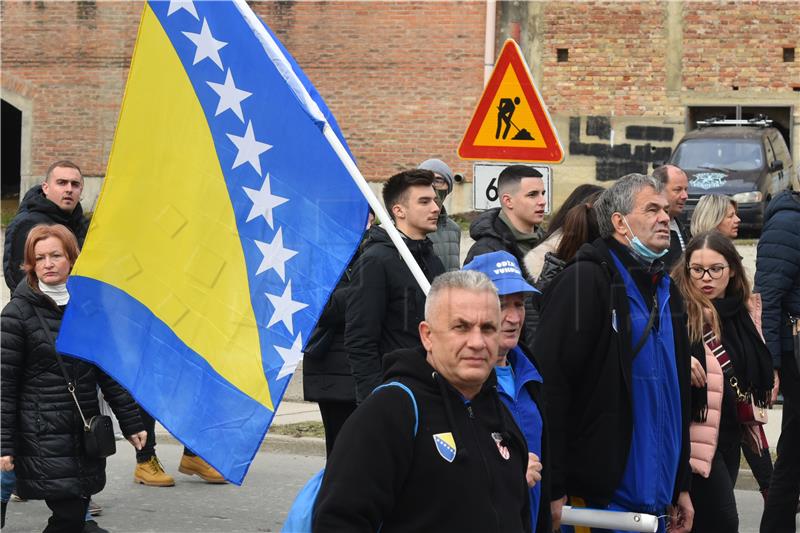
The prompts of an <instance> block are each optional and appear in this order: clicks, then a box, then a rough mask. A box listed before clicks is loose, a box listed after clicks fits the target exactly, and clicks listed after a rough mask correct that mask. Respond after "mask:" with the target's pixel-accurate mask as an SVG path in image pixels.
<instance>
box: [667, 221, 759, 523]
mask: <svg viewBox="0 0 800 533" xmlns="http://www.w3.org/2000/svg"><path fill="white" fill-rule="evenodd" d="M683 257H684V260H683V261H681V262H679V263H678V264H677V265H676V266H675V268H674V269H673V271H672V278H673V279H674V280H675V284H676V285H677V287H678V288H679V289H680V291H681V294H682V296H683V298H684V301H685V304H686V313H687V315H688V330H689V340H690V341H691V342H692V343H693V344H694V343H703V344H704V345H705V348H706V350H705V352H706V357H705V358H704V359H705V360H704V361H700V360H698V359H697V358H695V357H692V367H691V383H692V387H693V390H697V389H700V390H702V389H703V388H705V387H706V383H707V377H708V376H710V375H711V370H712V369H713V370H716V373H717V374H719V371H721V373H722V376H723V379H722V387H721V389H722V391H721V392H722V398H721V400H722V401H721V403H718V404H717V406H716V407H713V404H712V401H711V400H712V397H711V394H709V396H708V406H709V412H710V411H711V409H712V408H714V409H717V410H718V411H719V417H715V418H714V423H713V424H711V423H708V421H709V420H711V417H710V415H709V416H708V417H707V418H704V417H699V419H698V418H697V417H694V423H693V424H692V428H691V429H692V431H690V436H691V438H692V444H691V454H692V457H693V458H695V457H700V456H702V455H704V454H707V458H706V463H707V466H708V467H709V468H706V469H705V471H703V469H701V468H697V464H696V462H693V463H692V470H693V473H694V476H693V477H692V489H691V493H690V494H691V498H692V504H693V505H694V510H695V517H694V528H693V530H694V531H697V532H714V531H719V532H721V533H722V532H728V531H738V520H739V519H738V514H737V511H736V499H735V498H734V494H733V488H734V486H735V485H736V477H737V476H738V473H739V458H740V452H739V450H740V448H741V446H742V444H746V445H749V446H750V447H751V448H753V449H754V452H756V453H761V450H762V448H763V441H764V440H765V438H764V435H763V429H762V428H761V427H760V426H758V425H756V424H755V421H754V420H749V419H743V418H741V417H743V416H744V415H743V414H741V413H739V403H740V402H741V403H748V402H751V403H752V404H753V405H754V408H755V409H763V408H766V407H767V406H768V405H769V402H770V396H771V392H772V387H773V371H772V361H771V357H770V353H769V351H768V350H767V347H766V345H765V344H764V341H763V339H762V338H761V335H760V333H759V331H758V329H757V326H756V324H755V322H754V317H753V316H752V315H751V312H750V311H751V310H750V301H751V291H750V283H749V281H748V279H747V276H746V274H745V271H744V267H743V266H742V261H741V258H740V257H739V254H738V253H737V251H736V247H735V246H734V245H733V242H732V241H731V240H730V239H729V238H728V237H726V236H724V235H723V234H722V233H720V232H719V231H716V230H712V231H708V232H706V233H700V234H699V235H695V237H694V238H692V240H691V241H689V244H688V245H687V246H686V252H685V255H684V256H683ZM707 370H708V371H709V372H708V373H707V372H706V371H707ZM708 383H709V384H710V383H711V382H710V381H708ZM694 399H695V395H694V394H693V416H694ZM698 424H702V425H703V426H704V429H703V431H702V433H705V434H706V436H705V438H703V439H702V440H698V439H697V434H698V432H697V431H695V430H696V429H697V425H698ZM708 433H711V435H710V437H711V438H708ZM704 447H705V448H706V450H705V452H704V451H703V450H702V448H704ZM709 447H710V449H709Z"/></svg>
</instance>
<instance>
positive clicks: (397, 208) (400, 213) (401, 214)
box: [392, 204, 406, 220]
mask: <svg viewBox="0 0 800 533" xmlns="http://www.w3.org/2000/svg"><path fill="white" fill-rule="evenodd" d="M392 215H394V218H395V220H398V219H404V218H406V210H405V208H404V207H403V206H402V205H401V204H394V205H393V206H392Z"/></svg>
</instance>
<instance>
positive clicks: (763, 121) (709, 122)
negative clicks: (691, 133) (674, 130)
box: [697, 115, 772, 128]
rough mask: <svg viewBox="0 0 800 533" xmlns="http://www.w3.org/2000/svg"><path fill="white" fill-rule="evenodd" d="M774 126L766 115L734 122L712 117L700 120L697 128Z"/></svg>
mask: <svg viewBox="0 0 800 533" xmlns="http://www.w3.org/2000/svg"><path fill="white" fill-rule="evenodd" d="M771 125H772V120H771V119H769V118H767V116H766V115H756V116H755V117H753V118H751V119H748V120H733V119H729V118H725V117H710V118H707V119H705V120H698V121H697V127H699V128H707V127H710V126H754V127H759V128H766V127H769V126H771Z"/></svg>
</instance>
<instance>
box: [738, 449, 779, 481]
mask: <svg viewBox="0 0 800 533" xmlns="http://www.w3.org/2000/svg"><path fill="white" fill-rule="evenodd" d="M742 454H743V455H744V458H745V459H746V460H747V464H748V465H750V470H752V472H753V477H754V478H756V482H757V483H758V490H761V491H763V490H766V489H768V488H769V481H770V479H772V456H771V455H770V453H769V448H764V449H763V450H761V455H760V456H759V455H757V454H756V452H754V451H753V450H752V449H750V446H742Z"/></svg>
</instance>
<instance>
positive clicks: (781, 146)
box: [769, 133, 792, 168]
mask: <svg viewBox="0 0 800 533" xmlns="http://www.w3.org/2000/svg"><path fill="white" fill-rule="evenodd" d="M769 141H770V144H771V145H772V149H773V151H774V153H775V159H780V160H781V161H783V165H784V166H785V167H787V168H788V167H789V165H790V164H791V160H792V156H791V155H789V148H787V147H786V143H785V142H783V137H781V136H780V134H779V133H776V134H775V135H770V137H769Z"/></svg>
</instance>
